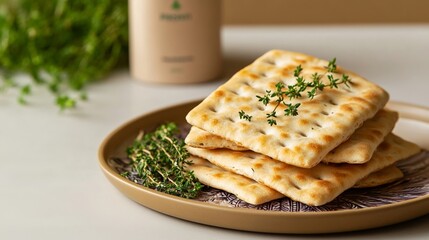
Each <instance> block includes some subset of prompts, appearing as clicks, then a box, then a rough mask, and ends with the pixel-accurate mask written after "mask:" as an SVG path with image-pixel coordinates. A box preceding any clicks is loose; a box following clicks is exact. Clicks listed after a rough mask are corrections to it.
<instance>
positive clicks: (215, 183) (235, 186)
mask: <svg viewBox="0 0 429 240" xmlns="http://www.w3.org/2000/svg"><path fill="white" fill-rule="evenodd" d="M188 160H189V161H191V162H192V165H188V170H189V171H193V172H194V175H195V176H196V177H197V178H198V180H199V181H200V182H202V183H203V184H204V185H207V186H210V187H213V188H217V189H221V190H224V191H226V192H229V193H232V194H234V195H235V196H236V197H237V198H239V199H241V200H243V201H245V202H247V203H250V204H253V205H259V204H263V203H266V202H269V201H272V200H275V199H279V198H283V197H284V195H283V194H281V193H279V192H277V191H275V190H273V189H271V188H269V187H267V186H265V185H264V184H261V183H258V182H256V181H255V180H253V179H250V178H247V177H245V176H242V175H239V174H236V173H233V172H230V171H227V170H225V169H223V168H220V167H218V166H216V165H214V164H212V163H211V162H209V161H207V160H205V159H203V158H200V157H196V156H192V155H191V156H190V157H189V158H188ZM403 176H404V174H403V173H402V172H401V170H400V169H399V168H398V167H396V166H394V165H390V166H388V167H386V168H383V169H381V170H379V171H376V172H373V173H371V174H370V175H368V176H366V177H365V178H363V179H361V180H359V181H358V182H357V183H356V184H355V185H354V186H353V187H354V188H368V187H377V186H380V185H384V184H387V183H391V182H393V181H396V180H398V179H400V178H402V177H403Z"/></svg>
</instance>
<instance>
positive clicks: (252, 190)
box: [188, 156, 284, 205]
mask: <svg viewBox="0 0 429 240" xmlns="http://www.w3.org/2000/svg"><path fill="white" fill-rule="evenodd" d="M188 160H190V161H191V162H192V165H189V166H188V169H189V170H191V171H193V172H194V175H195V176H196V177H197V178H198V180H199V181H200V182H201V183H203V184H205V185H207V186H211V187H214V188H217V189H221V190H224V191H227V192H229V193H232V194H234V195H236V196H237V197H238V198H239V199H241V200H243V201H245V202H248V203H251V204H254V205H258V204H262V203H265V202H269V201H271V200H274V199H278V198H282V197H284V195H283V194H281V193H279V192H277V191H275V190H273V189H271V188H269V187H267V186H265V185H263V184H260V183H258V182H256V181H254V180H252V179H250V178H247V177H244V176H241V175H238V174H235V173H233V172H230V171H227V170H224V169H222V168H220V167H217V166H216V165H213V164H212V163H210V162H209V161H206V160H204V159H202V158H199V157H196V156H190V157H189V158H188Z"/></svg>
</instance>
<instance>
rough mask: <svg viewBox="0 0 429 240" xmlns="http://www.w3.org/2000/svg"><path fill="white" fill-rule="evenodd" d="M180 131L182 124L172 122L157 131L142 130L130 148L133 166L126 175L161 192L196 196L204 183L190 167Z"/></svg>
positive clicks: (186, 196) (128, 151)
mask: <svg viewBox="0 0 429 240" xmlns="http://www.w3.org/2000/svg"><path fill="white" fill-rule="evenodd" d="M178 133H179V129H178V127H177V126H176V125H175V124H174V123H168V124H164V125H161V126H159V127H158V128H157V129H156V130H155V131H154V132H150V133H146V134H140V135H139V136H138V137H137V139H136V140H135V141H134V143H133V145H132V146H130V147H129V148H128V149H127V154H128V158H130V159H131V160H132V169H131V171H130V172H124V173H122V175H123V176H125V177H127V178H129V179H130V180H133V181H134V182H136V183H139V184H141V185H143V186H145V187H149V188H152V189H155V190H158V191H160V192H165V193H168V194H172V195H175V196H180V197H184V198H195V197H196V196H197V195H198V193H199V192H200V190H201V189H202V188H203V186H204V185H203V184H201V183H200V182H198V180H197V178H196V177H195V176H194V174H193V172H191V171H187V170H186V165H188V164H191V163H190V162H189V161H188V160H187V158H188V157H189V153H188V151H187V150H186V148H185V143H184V141H183V139H181V138H179V137H178V135H177V134H178Z"/></svg>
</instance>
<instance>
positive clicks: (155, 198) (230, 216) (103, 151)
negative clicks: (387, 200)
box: [98, 100, 429, 234]
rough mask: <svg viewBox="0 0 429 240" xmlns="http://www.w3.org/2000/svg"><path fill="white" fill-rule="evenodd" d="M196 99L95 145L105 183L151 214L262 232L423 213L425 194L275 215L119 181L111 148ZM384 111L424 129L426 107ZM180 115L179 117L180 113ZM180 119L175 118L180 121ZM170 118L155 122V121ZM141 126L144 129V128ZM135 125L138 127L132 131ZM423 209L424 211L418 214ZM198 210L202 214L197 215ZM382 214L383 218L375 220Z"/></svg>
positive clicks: (353, 226)
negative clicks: (368, 204) (353, 206)
mask: <svg viewBox="0 0 429 240" xmlns="http://www.w3.org/2000/svg"><path fill="white" fill-rule="evenodd" d="M200 101H201V100H196V101H190V102H186V103H181V104H177V105H173V106H169V107H166V108H162V109H160V110H156V111H152V112H149V113H146V114H144V115H141V116H138V117H135V118H133V119H131V120H129V121H127V122H125V123H123V124H122V125H120V126H119V127H118V128H116V129H115V130H114V131H112V132H111V133H110V134H109V135H108V136H107V137H106V138H105V139H104V140H103V141H102V143H101V145H100V147H99V150H98V163H99V166H100V168H101V169H102V171H103V173H104V174H105V176H106V177H107V178H108V180H109V181H110V182H111V183H112V184H113V185H114V186H115V187H116V188H118V190H119V191H121V192H122V193H123V194H124V195H126V196H127V197H128V198H130V199H132V200H133V201H136V202H138V203H140V204H142V205H143V206H145V207H148V208H150V209H153V210H155V211H158V212H161V213H164V214H167V215H170V216H173V217H177V218H180V219H184V220H188V221H192V222H197V223H201V224H206V225H211V226H217V227H223V228H229V229H236V230H244V231H254V232H268V233H299V234H312V233H333V232H345V231H355V230H363V229H369V228H375V227H381V226H386V225H390V224H395V223H399V222H402V221H406V220H409V219H412V218H416V217H419V216H422V215H425V214H428V213H429V195H425V196H421V197H417V198H414V199H410V200H404V201H401V202H399V203H392V204H388V205H383V206H379V207H369V208H362V209H350V210H338V211H328V212H277V211H264V210H255V209H244V208H231V207H225V206H219V205H215V204H210V203H204V202H200V201H196V200H191V199H184V198H180V197H176V196H172V195H168V194H164V193H161V192H158V191H155V190H152V189H149V188H146V187H143V186H141V185H138V184H136V183H133V182H131V181H129V180H127V179H125V178H124V177H122V176H120V175H119V174H118V173H117V172H116V171H115V170H113V169H112V168H111V167H110V166H109V165H108V164H107V159H108V158H109V157H112V156H111V155H109V154H112V151H111V148H120V147H119V144H120V143H121V139H124V138H129V139H132V138H133V136H132V135H131V134H137V132H138V130H137V129H140V128H141V126H143V125H144V126H145V127H153V126H155V124H159V123H161V122H163V121H174V120H177V119H179V120H180V117H182V118H183V119H182V120H181V121H182V122H183V121H184V115H185V114H186V112H183V110H190V109H191V108H192V107H193V106H195V105H196V104H197V103H199V102H200ZM386 107H387V108H390V109H393V110H396V111H398V112H399V114H400V118H405V119H413V120H417V121H420V122H424V123H428V124H429V108H427V107H423V106H418V105H414V104H409V103H404V102H396V101H391V102H389V103H388V104H387V106H386ZM181 111H182V112H181ZM180 115H181V116H180ZM170 116H177V117H171V119H159V117H165V118H169V117H170ZM146 125H147V126H146ZM138 126H140V127H138ZM424 209H427V210H424ZM198 211H201V212H203V213H202V214H198ZM380 214H383V218H382V219H379V220H375V218H377V219H378V218H380Z"/></svg>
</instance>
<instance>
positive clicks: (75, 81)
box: [0, 0, 128, 109]
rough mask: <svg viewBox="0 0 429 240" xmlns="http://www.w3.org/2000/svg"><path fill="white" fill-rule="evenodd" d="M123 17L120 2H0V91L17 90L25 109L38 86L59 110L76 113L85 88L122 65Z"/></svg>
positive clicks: (125, 28) (125, 51)
mask: <svg viewBox="0 0 429 240" xmlns="http://www.w3.org/2000/svg"><path fill="white" fill-rule="evenodd" d="M127 14H128V12H127V1H125V0H93V1H86V0H50V1H43V0H15V1H7V0H0V74H1V76H0V90H3V91H5V90H7V89H10V88H18V90H19V91H18V97H17V99H18V102H20V103H22V104H25V103H27V98H28V96H29V95H30V94H31V92H32V91H31V88H32V86H34V85H41V86H45V87H47V88H49V90H50V91H51V92H52V93H53V96H54V97H55V103H56V104H57V105H58V106H59V107H60V108H61V109H66V108H72V107H75V106H76V104H77V102H78V101H80V100H85V99H86V93H85V92H84V88H85V87H86V86H87V84H88V83H89V82H92V81H95V80H97V79H100V78H101V77H103V76H105V75H106V74H107V73H109V71H111V70H112V69H113V68H114V67H115V66H117V64H118V63H119V62H121V61H123V60H127V54H128V16H127ZM17 73H25V74H28V75H30V76H31V78H32V82H31V83H22V82H19V81H18V80H17V78H16V77H14V76H15V75H16V74H17ZM74 92H77V93H79V94H74V95H73V94H72V93H74Z"/></svg>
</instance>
